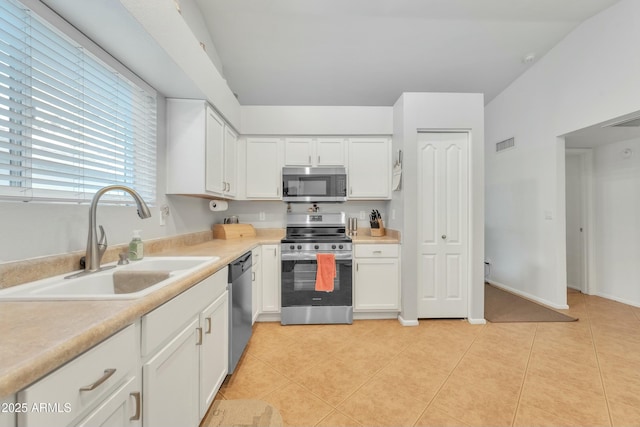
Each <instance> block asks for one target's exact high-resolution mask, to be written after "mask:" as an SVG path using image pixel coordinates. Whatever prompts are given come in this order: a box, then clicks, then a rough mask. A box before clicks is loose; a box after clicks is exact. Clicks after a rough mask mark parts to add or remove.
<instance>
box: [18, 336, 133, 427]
mask: <svg viewBox="0 0 640 427" xmlns="http://www.w3.org/2000/svg"><path fill="white" fill-rule="evenodd" d="M138 346H139V341H138V338H137V333H136V326H135V325H131V326H128V327H126V328H125V329H123V330H122V331H120V332H118V333H117V334H115V335H114V336H112V337H111V338H109V339H107V340H106V341H103V342H102V343H100V344H98V345H97V346H95V347H93V348H92V349H91V350H88V351H87V352H86V353H84V354H82V355H80V356H78V357H77V358H75V359H73V360H72V361H71V362H69V363H67V364H66V365H64V366H63V367H61V368H60V369H58V370H56V371H54V372H53V373H51V374H49V375H48V376H46V377H44V378H43V379H41V380H40V381H38V382H36V383H35V384H33V385H31V386H29V387H27V388H25V389H24V390H22V391H20V392H19V393H18V402H21V403H26V404H27V405H28V408H29V410H28V411H27V412H26V413H21V414H19V415H18V425H19V426H38V425H47V426H51V427H53V426H58V425H60V426H63V425H68V424H69V423H70V422H71V421H73V419H74V418H76V417H78V416H79V415H80V414H82V413H83V411H84V410H85V409H88V408H89V407H91V406H92V405H94V404H96V403H98V402H99V401H100V400H101V399H104V398H105V397H106V396H107V395H108V393H109V392H111V391H112V390H113V388H114V387H115V386H116V385H118V384H119V383H121V382H122V381H123V379H124V378H125V377H126V376H127V374H130V373H131V372H132V371H133V370H134V369H135V368H136V366H137V361H138V358H139V353H138ZM34 404H35V405H37V409H38V410H37V411H36V410H32V405H34ZM40 405H42V406H40Z"/></svg>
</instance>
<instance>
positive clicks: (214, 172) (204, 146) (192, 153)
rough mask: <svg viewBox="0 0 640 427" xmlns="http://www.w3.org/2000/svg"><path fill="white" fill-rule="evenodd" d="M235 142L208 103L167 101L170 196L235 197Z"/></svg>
mask: <svg viewBox="0 0 640 427" xmlns="http://www.w3.org/2000/svg"><path fill="white" fill-rule="evenodd" d="M236 142H237V135H236V134H235V132H234V131H233V129H231V128H230V127H229V126H228V124H227V123H226V122H225V121H224V119H222V117H220V116H219V115H218V114H217V113H216V112H215V111H214V109H213V108H212V107H211V106H210V105H209V104H207V103H206V102H205V101H201V100H192V99H167V193H168V194H189V195H201V196H214V197H227V198H233V197H234V196H235V194H236V191H237V147H236Z"/></svg>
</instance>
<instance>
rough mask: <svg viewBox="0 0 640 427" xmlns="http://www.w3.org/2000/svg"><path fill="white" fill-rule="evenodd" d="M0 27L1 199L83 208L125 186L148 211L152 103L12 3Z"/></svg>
mask: <svg viewBox="0 0 640 427" xmlns="http://www.w3.org/2000/svg"><path fill="white" fill-rule="evenodd" d="M0 24H1V25H0V197H3V198H7V199H18V200H31V199H38V200H58V201H88V200H91V198H92V197H93V194H94V193H95V192H96V191H97V190H99V189H100V188H102V187H103V186H105V185H110V184H124V185H129V186H131V187H133V188H135V189H136V190H137V191H138V192H139V193H140V194H141V195H142V197H143V198H144V199H145V201H147V203H151V204H152V203H154V202H155V187H156V181H155V174H156V141H155V138H156V135H155V132H156V99H155V95H154V94H150V93H148V92H146V91H145V90H143V89H142V88H140V87H138V86H137V85H135V84H133V83H132V82H131V81H129V80H127V79H125V78H123V77H122V76H121V75H119V74H118V73H117V72H116V71H114V70H113V69H112V68H111V67H108V66H106V65H104V64H103V63H102V62H101V61H100V60H98V59H97V58H95V57H94V56H93V55H91V54H90V53H89V52H88V51H86V50H85V49H83V48H82V47H81V46H79V45H77V44H76V43H75V42H72V41H70V39H68V38H67V37H66V36H64V35H62V33H60V32H58V31H57V30H56V29H54V28H52V27H50V25H49V24H48V23H46V22H44V21H43V20H41V18H39V17H38V16H37V15H35V14H33V13H32V12H31V11H29V10H26V9H25V8H24V6H23V5H21V4H20V3H17V2H16V1H15V0H7V1H4V2H1V3H0ZM103 200H106V201H113V202H125V203H131V199H130V197H129V195H128V194H126V193H124V192H122V193H121V194H118V193H117V192H115V193H111V192H110V193H108V194H106V195H105V197H104V198H103Z"/></svg>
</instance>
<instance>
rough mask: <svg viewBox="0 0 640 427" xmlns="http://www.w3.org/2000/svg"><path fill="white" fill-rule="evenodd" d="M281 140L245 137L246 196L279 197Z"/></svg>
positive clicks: (251, 197) (280, 186)
mask: <svg viewBox="0 0 640 427" xmlns="http://www.w3.org/2000/svg"><path fill="white" fill-rule="evenodd" d="M281 147H282V145H281V140H280V139H278V138H248V139H247V161H246V164H247V198H248V199H267V200H268V199H281V198H282V196H281V194H282V192H281V191H280V189H281V188H282V161H281Z"/></svg>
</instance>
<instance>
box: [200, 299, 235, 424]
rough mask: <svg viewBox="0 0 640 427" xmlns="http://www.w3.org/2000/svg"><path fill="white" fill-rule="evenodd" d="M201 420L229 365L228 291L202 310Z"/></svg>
mask: <svg viewBox="0 0 640 427" xmlns="http://www.w3.org/2000/svg"><path fill="white" fill-rule="evenodd" d="M200 325H201V327H203V330H202V332H201V333H202V340H201V342H202V345H201V347H200V419H202V418H203V417H204V416H205V414H206V413H207V410H208V409H209V406H211V403H213V399H214V398H215V397H216V393H217V392H218V389H219V388H220V386H221V385H222V381H224V379H225V377H226V376H227V370H228V367H229V352H228V351H223V349H228V348H229V294H228V292H226V291H225V292H224V293H223V294H222V295H220V296H219V297H218V299H217V300H215V301H214V302H213V303H211V304H210V305H209V306H208V307H207V308H205V309H204V310H203V311H202V313H200Z"/></svg>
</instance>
